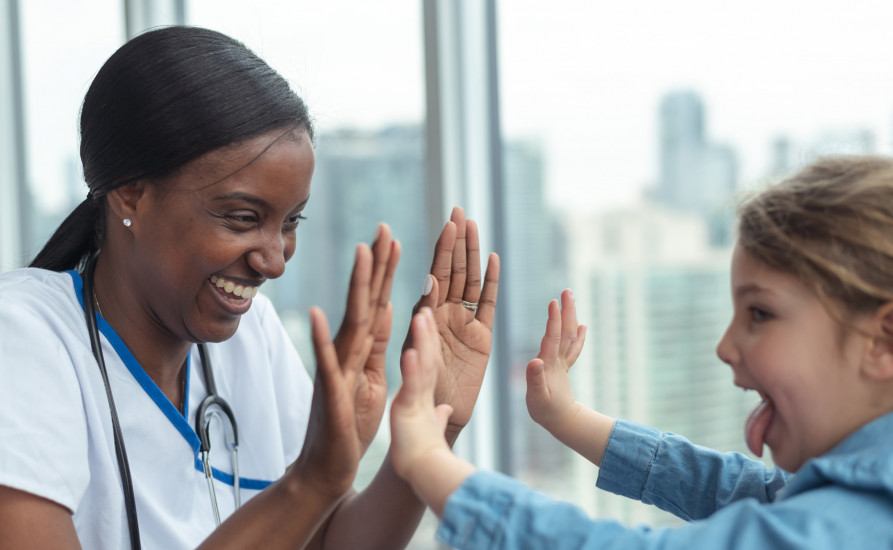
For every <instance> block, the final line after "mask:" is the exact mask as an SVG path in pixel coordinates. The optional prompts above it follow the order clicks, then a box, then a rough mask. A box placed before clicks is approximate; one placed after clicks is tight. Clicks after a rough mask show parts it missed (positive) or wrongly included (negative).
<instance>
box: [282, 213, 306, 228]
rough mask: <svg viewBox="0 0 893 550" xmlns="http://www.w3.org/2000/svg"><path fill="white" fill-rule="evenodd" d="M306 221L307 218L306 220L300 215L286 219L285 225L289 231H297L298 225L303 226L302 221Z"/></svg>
mask: <svg viewBox="0 0 893 550" xmlns="http://www.w3.org/2000/svg"><path fill="white" fill-rule="evenodd" d="M306 219H307V218H305V217H304V216H302V215H300V214H298V215H297V216H292V217H290V218H286V220H285V224H284V225H285V227H286V228H287V229H296V228H297V227H298V225H300V224H301V221H302V220H306Z"/></svg>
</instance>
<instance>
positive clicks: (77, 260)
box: [29, 195, 105, 271]
mask: <svg viewBox="0 0 893 550" xmlns="http://www.w3.org/2000/svg"><path fill="white" fill-rule="evenodd" d="M104 203H105V198H104V197H103V198H102V199H97V198H96V197H93V196H92V195H90V196H88V197H87V198H86V199H84V201H83V202H82V203H81V204H79V205H78V206H77V208H75V209H74V211H73V212H72V213H71V214H69V215H68V217H67V218H65V221H63V222H62V224H61V225H60V226H59V228H58V229H56V232H55V233H53V236H52V237H50V240H49V241H47V243H46V244H45V245H44V247H43V249H42V250H41V251H40V252H39V253H38V254H37V256H36V257H35V258H34V260H32V261H31V264H30V265H29V267H40V268H43V269H50V270H52V271H65V270H66V269H78V268H79V267H81V265H82V263H83V261H84V260H85V259H86V258H88V257H89V256H90V255H91V254H92V253H93V252H95V251H96V250H98V249H99V245H100V243H101V242H102V233H103V228H104V226H105V220H104V219H103V212H104V211H105V209H104V208H103V204H104Z"/></svg>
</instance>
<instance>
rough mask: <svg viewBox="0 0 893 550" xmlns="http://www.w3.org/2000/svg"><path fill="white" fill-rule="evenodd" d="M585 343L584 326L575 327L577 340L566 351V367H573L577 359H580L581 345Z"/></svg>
mask: <svg viewBox="0 0 893 550" xmlns="http://www.w3.org/2000/svg"><path fill="white" fill-rule="evenodd" d="M585 341H586V325H580V326H579V327H577V339H576V340H575V341H574V344H573V345H572V346H571V347H570V349H568V351H567V362H568V365H573V364H574V363H576V362H577V358H578V357H580V352H582V351H583V343H584V342H585Z"/></svg>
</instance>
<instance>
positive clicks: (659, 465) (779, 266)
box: [391, 157, 893, 550]
mask: <svg viewBox="0 0 893 550" xmlns="http://www.w3.org/2000/svg"><path fill="white" fill-rule="evenodd" d="M891 274H893V161H891V160H890V159H886V158H878V157H846V158H829V159H825V160H820V161H817V162H815V163H814V164H812V165H811V166H808V167H807V168H805V169H803V170H802V171H801V172H799V173H798V174H796V175H794V176H793V177H791V178H790V179H788V180H786V181H784V182H783V183H781V184H779V185H777V186H773V187H770V188H769V189H767V190H765V191H763V192H762V193H760V194H759V195H757V196H756V197H754V198H752V199H751V200H749V201H747V202H745V203H744V204H743V205H742V207H741V208H740V211H739V234H738V242H737V245H736V247H735V251H734V254H733V259H732V281H731V282H732V289H731V290H732V299H733V303H734V314H733V317H732V320H731V323H730V324H729V327H728V329H727V330H726V333H725V335H724V336H723V337H722V339H721V340H720V342H719V345H718V347H717V354H718V356H719V358H720V359H721V360H722V361H723V362H725V363H727V364H728V365H729V366H730V367H731V368H732V375H733V382H734V384H735V385H736V386H739V387H741V388H743V389H745V390H752V391H756V392H758V393H759V394H760V396H761V397H762V402H761V403H760V404H759V405H758V406H757V407H756V409H755V410H754V411H753V413H751V415H750V417H749V418H748V419H747V422H746V428H745V432H746V439H747V444H748V446H749V448H750V449H751V450H752V451H753V452H754V453H755V454H757V455H761V454H762V449H763V446H764V445H768V447H769V449H770V450H771V451H772V457H773V459H774V461H775V463H776V465H777V467H776V468H767V467H765V466H764V465H763V464H762V463H760V462H757V461H754V460H750V459H748V458H746V457H744V456H742V455H740V454H735V453H727V454H723V453H719V452H716V451H712V450H709V449H705V448H702V447H698V446H696V445H693V444H691V443H690V442H688V441H687V440H685V439H683V438H681V437H679V436H676V435H673V434H668V433H660V432H658V431H657V430H654V429H652V428H647V427H644V426H639V425H636V424H633V423H631V422H627V421H624V420H615V419H613V418H610V417H607V416H605V415H602V414H600V413H598V412H596V411H593V410H591V409H589V408H587V407H586V406H584V405H582V404H580V403H577V402H576V401H575V400H574V395H573V392H572V390H571V386H570V381H569V378H568V375H567V372H568V369H569V368H570V366H571V365H572V364H573V363H574V361H575V360H576V358H577V356H578V355H579V353H580V350H581V348H582V345H583V339H584V336H585V329H584V327H582V326H578V325H577V320H576V313H575V310H574V303H573V297H572V295H571V293H570V291H565V292H564V293H563V294H562V296H561V301H562V308H561V309H559V307H558V303H557V302H556V301H553V302H552V303H550V304H549V320H548V323H547V325H546V334H545V337H544V338H543V341H542V346H541V348H540V353H539V355H538V357H537V358H535V359H533V360H532V361H531V362H530V363H529V364H528V366H527V384H528V390H527V408H528V411H529V412H530V415H531V417H532V418H533V419H534V420H535V421H537V422H538V423H540V424H541V425H542V426H544V427H545V428H546V429H547V430H549V431H550V432H551V433H552V434H553V435H554V436H555V437H556V438H558V439H559V440H561V441H562V442H563V443H565V444H566V445H568V446H569V447H571V448H572V449H574V450H575V451H577V452H579V453H581V454H582V455H584V456H585V457H586V458H587V459H589V460H590V461H592V462H593V463H594V464H596V465H598V466H599V467H600V470H599V480H598V486H599V487H600V488H602V489H605V490H608V491H612V492H615V493H617V494H621V495H625V496H628V497H630V498H635V499H639V500H641V501H643V502H646V503H650V504H654V505H656V506H658V507H659V508H661V509H663V510H666V511H669V512H671V513H673V514H675V515H677V516H679V517H680V518H683V519H685V520H687V521H689V523H688V524H686V525H684V526H681V527H677V528H663V529H650V528H648V527H632V528H631V527H626V526H623V525H621V524H618V523H616V522H614V521H608V520H596V519H591V518H588V517H586V516H585V515H584V514H583V512H582V511H581V510H579V509H577V508H575V507H573V506H571V505H569V504H565V503H560V502H555V501H552V500H550V499H548V498H547V497H545V496H543V495H542V494H540V493H537V492H535V491H532V490H530V489H529V488H527V487H526V486H524V485H522V484H520V483H518V482H517V481H514V480H512V479H510V478H507V477H505V476H502V475H500V474H494V473H488V472H477V471H476V470H475V468H474V467H473V466H472V465H470V464H468V463H466V462H464V461H462V460H460V459H459V458H457V457H456V456H455V455H453V454H452V453H451V452H450V450H449V448H448V447H447V445H446V443H445V442H444V440H443V438H442V437H440V436H439V435H438V432H437V431H436V430H437V428H439V427H441V428H442V426H443V425H444V424H445V422H446V419H447V417H448V415H449V408H448V406H444V405H441V406H440V407H438V408H436V409H435V407H434V401H433V398H432V388H433V386H434V383H435V378H436V374H435V371H434V365H435V364H436V361H434V359H435V358H436V351H437V348H436V345H435V344H436V329H435V328H434V326H433V323H432V322H431V321H430V318H429V317H430V316H429V315H427V314H426V315H423V316H419V318H418V319H414V321H413V323H414V325H413V330H414V331H417V335H416V342H417V344H416V346H417V349H416V350H413V351H410V352H407V354H406V356H405V357H404V358H403V363H402V367H403V370H404V385H403V387H402V388H401V389H400V392H399V393H398V394H397V396H396V398H395V400H394V404H393V406H392V410H391V427H392V435H393V451H392V453H393V454H392V457H393V460H394V465H395V467H396V469H397V472H398V473H399V474H400V475H401V476H403V477H404V478H405V479H406V480H408V481H409V482H410V483H411V484H412V486H413V487H414V489H415V490H416V492H417V493H418V494H419V495H420V496H421V498H422V499H423V500H424V501H425V502H426V503H427V504H428V505H429V506H430V507H431V508H432V509H433V510H434V511H435V512H436V513H437V514H438V515H439V516H440V517H441V518H442V525H441V527H440V530H439V532H438V536H439V538H440V539H441V540H442V541H444V542H446V543H447V544H449V545H451V546H453V547H456V548H459V549H476V548H480V549H494V548H549V549H550V550H557V549H563V548H568V549H569V548H575V549H579V548H586V549H595V548H661V549H677V548H678V549H683V548H684V549H688V550H691V549H706V548H710V549H716V548H742V549H766V548H772V549H778V548H804V549H806V548H808V549H817V548H818V549H821V548H829V549H830V548H835V549H836V548H893V437H891V434H893V414H891V411H893V279H891ZM441 431H442V430H441ZM789 472H790V473H789ZM792 474H793V475H792Z"/></svg>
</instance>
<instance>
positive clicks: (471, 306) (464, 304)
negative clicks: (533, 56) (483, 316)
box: [462, 300, 478, 312]
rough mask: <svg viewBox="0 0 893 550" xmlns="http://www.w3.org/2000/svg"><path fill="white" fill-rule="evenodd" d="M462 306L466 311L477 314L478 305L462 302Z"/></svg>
mask: <svg viewBox="0 0 893 550" xmlns="http://www.w3.org/2000/svg"><path fill="white" fill-rule="evenodd" d="M462 305H463V306H465V308H466V309H470V310H471V311H474V312H477V310H478V303H477V302H466V301H465V300H462Z"/></svg>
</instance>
